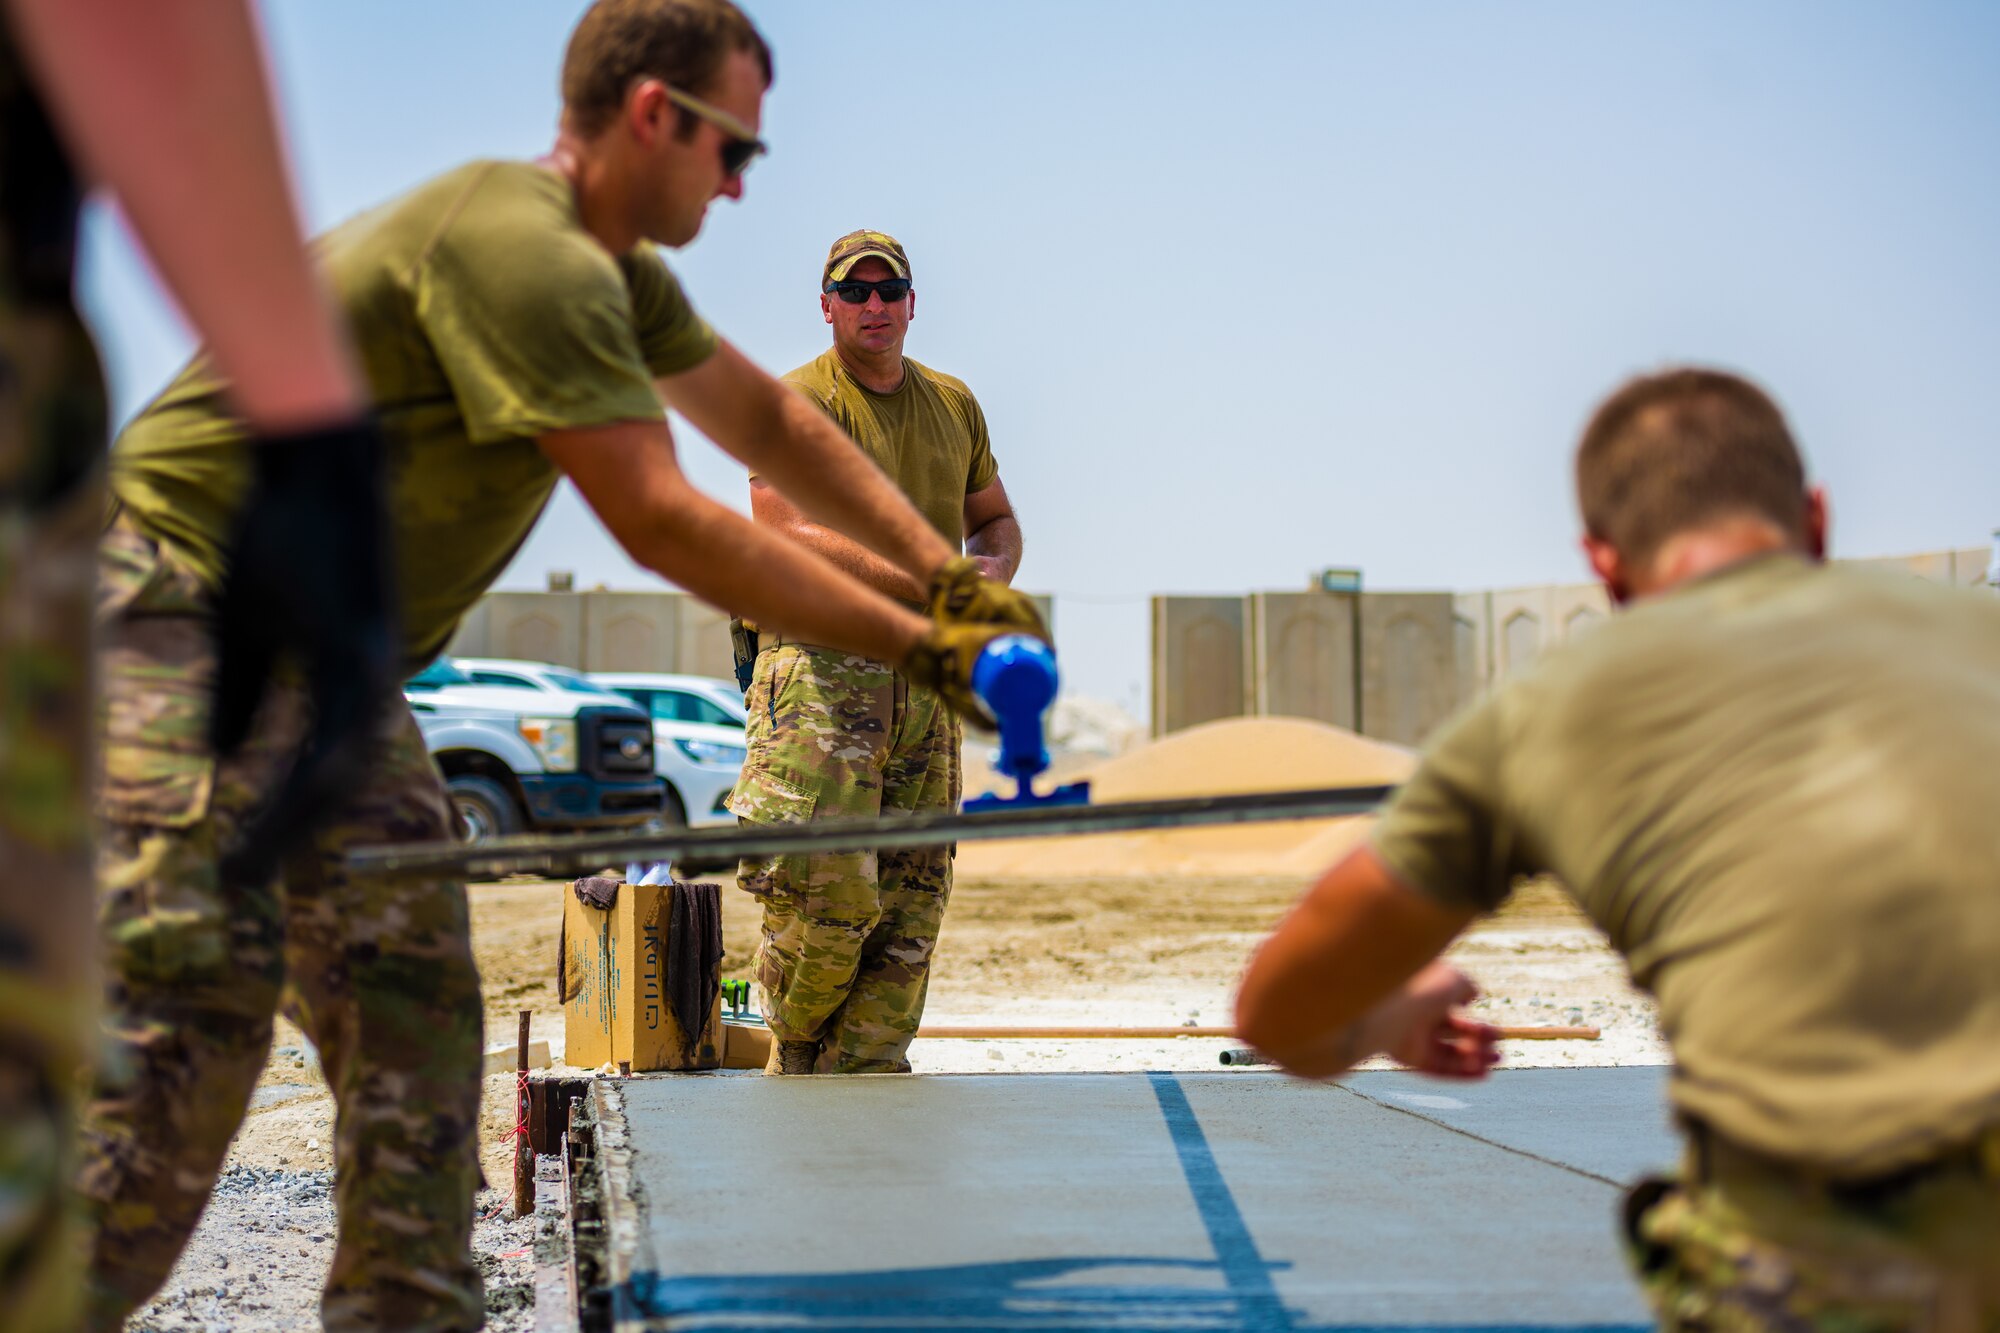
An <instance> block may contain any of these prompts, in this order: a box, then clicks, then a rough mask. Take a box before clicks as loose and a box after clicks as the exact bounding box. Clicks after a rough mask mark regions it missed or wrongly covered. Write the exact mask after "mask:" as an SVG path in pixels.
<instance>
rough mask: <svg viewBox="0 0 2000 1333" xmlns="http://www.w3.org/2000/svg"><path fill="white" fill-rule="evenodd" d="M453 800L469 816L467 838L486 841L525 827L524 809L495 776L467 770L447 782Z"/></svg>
mask: <svg viewBox="0 0 2000 1333" xmlns="http://www.w3.org/2000/svg"><path fill="white" fill-rule="evenodd" d="M445 787H446V788H447V789H448V790H449V791H450V792H451V801H452V804H453V805H456V806H457V807H458V813H459V816H460V818H462V819H464V820H465V840H466V841H467V842H485V841H486V840H487V839H488V838H497V837H499V836H501V835H502V834H505V833H512V832H514V831H515V830H516V829H518V828H520V827H521V812H520V811H519V810H518V809H516V808H515V805H514V798H513V797H511V796H509V795H508V794H507V789H506V788H505V787H503V786H501V785H500V784H499V783H497V782H495V781H494V780H493V779H492V778H482V777H480V776H478V775H477V774H474V773H466V774H463V775H461V776H459V777H455V778H453V779H452V780H451V781H450V782H447V783H445Z"/></svg>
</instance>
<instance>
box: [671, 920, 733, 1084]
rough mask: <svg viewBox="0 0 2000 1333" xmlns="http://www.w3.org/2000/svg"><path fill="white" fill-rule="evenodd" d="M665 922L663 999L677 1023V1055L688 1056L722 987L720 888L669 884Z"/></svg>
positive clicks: (706, 1022) (706, 1024) (698, 1039)
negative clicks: (670, 896)
mask: <svg viewBox="0 0 2000 1333" xmlns="http://www.w3.org/2000/svg"><path fill="white" fill-rule="evenodd" d="M669 910H670V912H671V915H670V916H669V917H668V922H667V995H668V999H669V1000H670V1002H671V1003H672V1005H673V1009H674V1021H675V1022H677V1023H679V1024H680V1025H681V1054H682V1055H683V1056H687V1055H692V1054H693V1053H694V1048H695V1045H696V1044H697V1043H698V1042H699V1041H700V1040H701V1031H702V1029H703V1028H705V1027H707V1026H708V1015H709V1013H710V1011H711V1010H713V1009H714V1007H715V997H716V995H717V993H719V992H720V991H721V989H722V887H721V886H720V885H718V884H680V883H676V884H675V885H674V900H673V906H672V907H671V908H670V909H669Z"/></svg>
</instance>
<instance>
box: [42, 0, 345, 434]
mask: <svg viewBox="0 0 2000 1333" xmlns="http://www.w3.org/2000/svg"><path fill="white" fill-rule="evenodd" d="M11 2H12V5H13V10H14V15H15V18H16V19H17V21H18V22H17V27H18V29H19V31H20V34H21V38H22V41H23V44H24V45H25V46H26V48H27V49H28V52H29V54H30V55H31V56H32V58H33V61H34V66H35V70H36V73H37V75H38V80H39V83H40V85H41V88H42V91H43V93H44V95H45V96H46V97H47V98H48V100H49V103H50V105H51V106H52V107H53V109H54V110H55V112H56V114H57V117H58V119H59V121H60V123H61V125H62V127H63V129H64V132H65V134H66V135H67V137H68V139H69V141H70V144H71V147H72V149H73V150H74V151H75V152H76V154H77V156H78V158H79V159H80V160H81V161H82V162H83V163H84V165H85V166H86V168H87V169H88V170H89V171H90V172H91V173H92V174H93V175H94V176H95V177H96V178H97V179H98V181H99V182H100V183H102V184H104V185H106V186H108V187H109V188H110V189H111V190H112V191H113V192H114V193H115V194H116V195H117V196H118V200H119V202H120V203H121V204H122V205H123V206H124V209H125V213H126V216H127V217H129V218H130V219H131V221H132V225H133V227H134V229H135V230H136V231H137V232H138V234H139V239H140V240H141V241H142V242H143V243H144V244H145V247H146V252H147V253H148V254H149V255H150V256H151V257H152V259H153V263H154V265H155V266H156V267H157V268H158V270H159V272H160V275H161V277H162V278H164V279H165V281H166V283H167V285H168V286H169V287H170V288H171V289H172V290H173V293H174V295H175V297H177V298H178V299H179V301H180V303H181V306H182V308H183V309H185V310H186V312H187V314H188V317H189V319H190V320H191V321H192V322H193V324H194V326H195V328H197V329H199V330H200V331H201V336H202V337H203V339H204V340H205V341H206V342H207V344H208V347H209V349H210V351H211V352H212V353H213V354H214V356H215V360H216V363H217V365H218V366H219V367H220V368H221V370H222V373H223V374H224V375H225V376H227V377H228V379H229V381H230V384H231V391H230V392H231V397H232V399H233V400H234V402H235V405H236V407H237V410H238V411H240V412H241V413H242V414H243V415H244V417H245V418H246V419H247V420H248V421H249V422H250V423H251V425H252V426H254V427H255V428H256V429H257V430H258V431H259V432H261V433H264V434H277V433H282V432H287V431H292V430H297V429H300V428H303V427H310V426H316V425H324V424H328V423H331V422H334V421H339V420H343V419H346V418H349V417H352V416H353V415H354V414H355V413H357V412H358V411H359V410H360V409H361V407H362V405H363V399H362V395H361V391H360V386H359V380H358V378H357V377H356V375H355V372H354V370H353V369H352V364H351V362H350V361H349V359H348V356H347V349H346V344H345V342H344V341H343V338H344V335H343V333H342V332H341V331H340V329H339V326H338V324H337V322H336V320H335V318H334V316H333V314H332V311H331V308H330V306H329V305H328V303H327V302H326V300H325V299H324V297H323V295H322V292H321V289H320V286H319V282H318V278H317V277H316V276H315V274H314V272H313V268H312V264H311V261H310V260H309V259H308V257H307V256H306V253H305V249H304V247H303V246H302V245H301V244H300V240H299V220H298V213H297V210H296V208H295V207H294V206H293V202H292V195H291V188H290V184H289V181H288V179H287V176H286V174H285V165H284V155H283V152H282V150H281V149H280V146H279V142H278V131H277V128H276V125H275V122H274V119H273V115H272V109H271V99H270V93H269V91H268V89H267V88H266V86H265V81H264V63H263V52H262V49H261V47H260V45H259V43H258V40H257V34H256V31H255V29H254V27H253V26H252V23H251V19H250V16H249V14H248V12H247V11H246V8H245V6H244V4H243V3H242V2H241V0H11Z"/></svg>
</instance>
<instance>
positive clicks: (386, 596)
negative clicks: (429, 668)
mask: <svg viewBox="0 0 2000 1333" xmlns="http://www.w3.org/2000/svg"><path fill="white" fill-rule="evenodd" d="M251 457H252V459H253V460H254V466H255V468H256V475H255V479H254V481H253V482H252V484H251V489H250V494H249V495H248V496H247V497H246V499H245V501H244V505H243V509H242V511H241V513H240V514H239V516H238V518H237V525H236V531H235V533H234V535H233V537H232V539H231V542H230V548H229V554H228V564H227V567H226V568H227V573H226V575H225V577H224V582H223V586H222V594H221V597H220V600H219V601H218V604H217V607H216V625H215V632H216V641H217V652H218V659H219V660H218V667H217V671H216V681H215V706H214V709H213V711H212V713H211V714H210V723H209V735H210V739H211V741H212V742H213V743H214V745H215V749H216V752H217V753H218V754H223V755H227V754H230V753H233V752H234V751H235V750H236V749H237V748H238V747H239V746H241V745H242V744H243V742H244V740H245V739H246V738H247V737H248V736H249V734H250V728H251V725H252V723H253V722H254V721H255V719H256V715H257V708H258V705H259V703H261V702H262V700H263V697H264V689H265V686H266V684H267V683H268V682H269V680H270V678H271V676H272V674H273V673H274V671H275V670H277V669H278V668H279V666H280V664H281V661H283V660H285V659H289V661H290V663H291V664H292V665H293V666H295V667H296V668H297V670H298V671H299V672H300V674H301V675H302V676H303V678H304V680H305V685H306V691H307V695H308V697H309V699H310V702H311V710H310V717H311V727H312V730H311V732H310V733H309V734H308V735H307V736H306V738H305V741H304V742H303V744H302V745H301V746H300V749H299V753H298V756H297V758H296V760H295V761H294V762H293V764H292V767H291V770H290V772H288V773H287V774H285V775H284V776H283V777H282V779H281V780H280V782H279V785H278V788H277V792H276V794H275V795H273V796H272V797H271V799H270V800H269V801H268V802H267V803H266V804H265V806H264V807H263V809H262V810H261V811H259V812H258V814H257V815H256V817H255V818H254V819H253V820H252V821H251V822H250V824H249V826H248V827H247V828H245V829H244V831H243V834H242V837H241V839H240V840H239V841H238V842H237V844H236V846H234V847H233V848H231V849H229V850H228V851H227V852H226V853H225V854H224V856H223V862H222V870H223V873H224V875H225V876H226V877H228V878H230V879H231V880H233V881H235V882H239V883H262V882H264V881H265V880H267V879H269V878H270V877H271V875H272V874H274V873H275V872H276V870H277V867H278V864H279V863H280V862H281V861H282V860H283V859H284V857H285V856H286V855H288V854H289V853H290V852H291V851H293V850H294V849H295V848H296V847H297V846H298V845H299V844H300V843H302V842H303V841H304V840H305V839H306V838H307V837H309V836H310V835H311V833H312V832H313V828H314V825H315V824H316V823H317V822H318V821H319V820H320V818H321V817H322V816H323V815H324V814H325V812H326V810H327V808H328V807H329V806H331V805H332V804H333V802H334V801H335V800H337V799H338V798H339V797H340V795H341V794H342V793H343V792H345V791H346V790H348V789H350V788H351V787H352V786H353V784H354V783H355V782H357V781H358V780H360V778H361V777H362V776H363V765H364V764H365V763H366V761H367V755H368V746H369V744H370V742H371V740H372V739H373V734H374V731H375V726H376V723H377V721H378V720H379V718H380V717H381V714H382V711H383V709H384V707H385V705H386V704H387V703H388V700H389V698H390V697H391V695H392V694H393V692H394V690H395V686H396V676H397V670H396V667H397V662H398V659H399V656H400V652H399V640H400V631H401V625H400V624H399V621H398V616H397V613H396V604H395V595H394V591H393V588H392V584H391V581H390V573H389V551H388V519H387V515H386V513H385V503H384V498H383V463H382V441H381V437H380V435H379V434H378V432H377V430H376V427H375V424H374V422H372V421H369V420H366V419H363V420H360V421H354V422H348V423H345V424H342V425H338V426H332V427H327V428H324V429H319V430H312V431H302V432H299V433H296V434H291V435H285V436H277V437H269V438H262V439H259V440H257V441H256V442H255V444H254V446H253V448H252V453H251Z"/></svg>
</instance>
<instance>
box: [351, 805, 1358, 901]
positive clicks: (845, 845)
mask: <svg viewBox="0 0 2000 1333" xmlns="http://www.w3.org/2000/svg"><path fill="white" fill-rule="evenodd" d="M1394 791H1395V788H1394V787H1328V788H1322V789H1315V790H1311V791H1282V792H1246V793H1241V794H1237V795H1230V796H1188V797H1176V798H1174V799H1171V800H1162V801H1121V802H1113V803H1111V804H1109V805H1035V804H1025V803H1024V804H1021V805H1019V806H1003V807H1002V808H1000V809H988V810H979V811H974V812H972V813H968V814H949V813H936V814H925V815H902V816H895V817H890V818H885V819H857V820H828V821H826V822H825V823H814V824H782V825H761V826H748V827H738V828H710V829H675V830H672V831H666V832H639V831H636V830H635V831H627V832H620V833H586V834H576V835H571V836H566V837H536V836H532V835H527V836H516V837H507V838H494V839H492V840H490V841H487V842H481V843H474V844H469V845H468V844H462V843H440V842H419V843H398V844H394V845H384V846H376V847H361V848H357V849H355V850H354V851H352V852H349V853H348V856H347V866H348V869H349V870H350V871H352V872H353V873H355V874H358V875H401V876H408V875H452V876H455V877H461V878H467V879H477V878H483V877H489V876H493V875H507V874H516V873H520V872H530V871H538V872H541V873H543V874H548V875H575V874H582V873H584V872H586V871H591V870H596V869H599V868H601V867H603V866H607V865H622V864H624V863H626V862H628V861H672V862H674V863H675V865H676V867H677V868H678V869H680V870H681V871H682V872H684V873H693V872H697V871H714V870H721V869H726V868H728V867H730V866H733V865H735V863H736V862H737V861H738V860H739V859H741V858H743V857H765V856H782V855H786V854H788V853H796V852H851V851H864V850H866V849H868V848H871V847H937V846H942V845H943V844H946V843H953V842H980V841H985V840H988V839H993V838H1051V837H1073V836H1077V835H1080V834H1088V833H1129V832H1132V831H1134V830H1139V829H1171V828H1202V827H1206V826H1211V825H1217V824H1262V823H1274V822H1278V821H1282V820H1288V819H1326V818H1330V817H1333V816H1338V815H1360V814H1366V813H1368V812H1369V811H1371V810H1373V809H1375V807H1376V806H1378V805H1380V804H1381V803H1382V802H1383V801H1384V800H1386V799H1388V797H1389V795H1390V794H1391V793H1392V792H1394Z"/></svg>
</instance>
